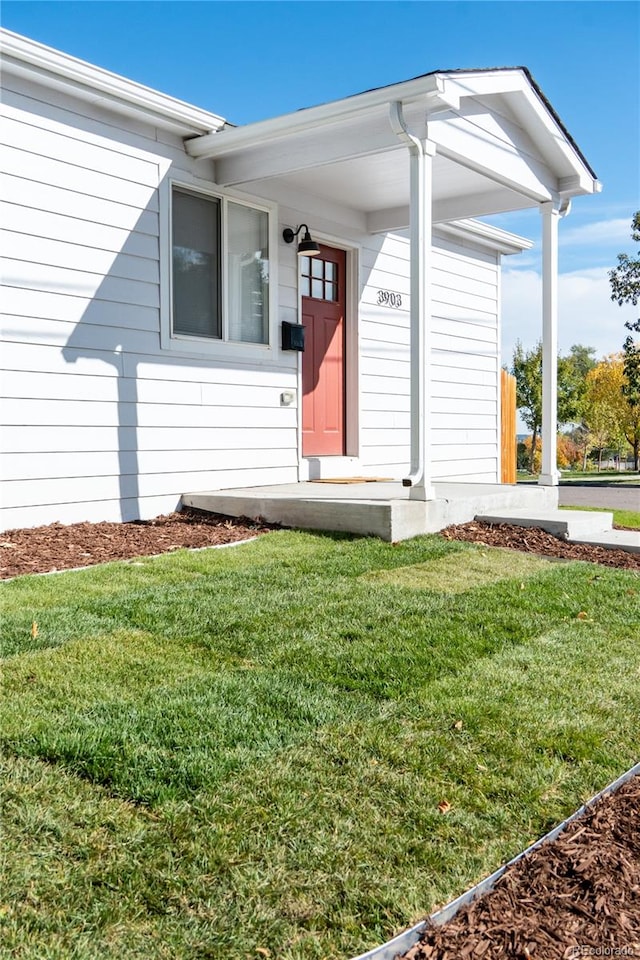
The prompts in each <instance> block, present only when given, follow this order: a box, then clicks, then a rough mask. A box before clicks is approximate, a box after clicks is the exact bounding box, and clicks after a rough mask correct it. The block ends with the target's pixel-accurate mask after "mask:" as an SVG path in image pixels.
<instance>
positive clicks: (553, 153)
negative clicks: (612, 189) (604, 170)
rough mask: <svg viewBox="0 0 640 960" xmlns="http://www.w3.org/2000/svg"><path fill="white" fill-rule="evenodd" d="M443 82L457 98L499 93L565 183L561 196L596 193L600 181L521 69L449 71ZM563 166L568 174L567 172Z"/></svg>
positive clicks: (600, 188) (479, 96)
mask: <svg viewBox="0 0 640 960" xmlns="http://www.w3.org/2000/svg"><path fill="white" fill-rule="evenodd" d="M506 78H509V79H508V80H507V79H506ZM447 85H448V86H450V87H451V88H452V89H451V95H452V96H453V95H457V96H458V97H459V99H463V98H464V97H474V98H476V99H478V100H482V98H483V97H485V96H500V97H503V98H504V101H505V103H506V104H508V106H509V108H510V110H511V111H512V113H513V115H514V116H515V117H517V119H518V121H519V123H520V125H521V126H522V128H523V129H524V130H525V131H526V132H527V133H528V135H529V136H530V137H531V138H532V139H533V140H534V142H535V143H536V144H537V146H538V147H539V148H541V149H542V152H543V155H544V156H546V157H547V162H549V161H551V163H550V165H551V167H552V168H555V169H556V170H557V171H558V176H559V179H560V182H561V184H562V185H566V186H565V187H564V189H561V191H560V192H561V195H562V196H563V197H566V198H569V197H572V196H578V195H581V194H589V193H600V191H601V190H602V184H601V183H600V182H599V180H597V178H596V177H595V176H594V175H593V173H592V171H591V170H589V168H588V166H587V165H586V164H585V162H584V160H583V158H582V157H581V156H580V153H579V150H578V149H577V148H576V145H575V144H574V143H573V142H572V141H571V138H570V135H569V134H568V133H567V132H566V130H564V129H563V128H562V126H561V123H559V122H558V119H557V117H556V116H554V114H553V112H552V108H550V104H548V103H546V102H545V100H544V94H543V93H542V91H540V90H539V89H538V88H537V87H536V86H535V85H532V82H531V81H530V79H529V77H528V76H527V75H526V74H525V72H524V71H523V70H521V69H515V70H512V71H502V72H501V71H496V72H495V73H494V72H488V73H477V74H474V73H473V71H470V72H469V73H462V74H449V75H448V76H447V77H446V85H445V89H446V86H447ZM554 161H555V162H554ZM560 165H562V167H563V168H564V170H563V171H562V172H560V171H559V170H558V167H559V166H560ZM567 168H568V169H569V170H571V174H568V173H567Z"/></svg>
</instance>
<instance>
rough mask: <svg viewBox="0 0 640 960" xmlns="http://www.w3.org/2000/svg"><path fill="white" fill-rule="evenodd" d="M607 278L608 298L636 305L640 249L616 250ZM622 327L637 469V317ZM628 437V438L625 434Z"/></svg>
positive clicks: (638, 223)
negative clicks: (625, 332) (632, 252)
mask: <svg viewBox="0 0 640 960" xmlns="http://www.w3.org/2000/svg"><path fill="white" fill-rule="evenodd" d="M631 239H632V240H634V241H635V242H637V243H640V210H638V211H637V212H636V213H635V214H634V217H633V221H632V223H631ZM609 281H610V283H611V299H612V300H614V301H615V302H616V303H617V304H618V306H620V307H621V306H623V305H624V304H625V303H631V304H633V306H634V307H635V306H637V305H638V300H640V250H639V251H638V256H637V257H630V256H629V255H628V254H626V253H619V254H618V266H617V267H615V269H613V270H610V271H609ZM625 327H626V328H627V330H628V331H629V336H628V337H627V338H626V340H625V341H624V344H623V345H622V352H623V367H624V374H625V383H624V385H623V387H622V390H623V393H624V396H625V397H626V399H627V402H628V404H629V406H630V408H631V410H630V412H629V417H630V420H631V424H632V429H631V430H630V431H625V432H626V433H627V439H628V440H629V443H630V444H631V446H632V447H633V459H634V469H635V470H639V469H640V429H638V428H637V426H635V427H633V424H636V425H637V423H638V421H639V420H640V340H637V339H636V338H635V337H634V336H633V335H634V334H640V318H639V319H637V320H627V321H626V323H625ZM630 436H631V437H632V439H629V437H630Z"/></svg>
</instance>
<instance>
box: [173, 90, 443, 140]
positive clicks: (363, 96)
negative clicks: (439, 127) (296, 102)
mask: <svg viewBox="0 0 640 960" xmlns="http://www.w3.org/2000/svg"><path fill="white" fill-rule="evenodd" d="M429 94H431V95H435V99H436V100H437V101H438V102H440V101H442V105H443V106H446V107H447V108H450V106H451V104H450V103H449V102H448V101H447V100H446V96H445V92H444V85H443V82H442V78H441V77H440V75H436V74H430V75H428V76H425V77H417V78H416V79H415V80H406V81H405V82H404V83H395V84H393V85H392V86H389V87H380V88H378V89H377V90H370V91H369V92H367V93H359V94H356V95H355V96H352V97H346V98H345V99H344V100H334V101H332V102H331V103H323V104H321V105H320V106H318V107H307V108H306V109H304V110H296V112H295V113H285V114H283V115H282V116H279V117H272V118H271V119H269V120H259V121H257V122H256V123H250V124H247V125H246V126H243V127H234V128H231V129H229V128H227V129H225V130H222V131H220V132H219V133H212V134H208V135H206V136H203V137H197V138H196V139H194V140H190V141H188V142H187V144H186V147H187V153H189V154H190V155H191V156H192V157H196V158H198V159H199V158H207V159H217V158H218V157H223V156H225V155H227V154H230V153H236V152H238V151H239V150H242V148H243V147H246V146H252V147H255V146H257V145H264V144H266V143H270V142H272V141H275V140H280V139H282V138H285V137H290V136H292V135H293V134H298V133H305V132H306V131H307V130H317V129H318V127H321V126H327V125H328V124H331V123H335V122H336V121H337V120H345V119H347V118H348V117H350V116H359V117H362V115H363V113H364V112H366V111H368V110H374V109H375V108H376V107H380V106H384V105H385V104H388V103H389V102H390V101H395V100H401V101H402V102H403V103H405V104H406V103H410V102H411V101H415V100H420V99H421V98H423V97H425V96H428V95H429Z"/></svg>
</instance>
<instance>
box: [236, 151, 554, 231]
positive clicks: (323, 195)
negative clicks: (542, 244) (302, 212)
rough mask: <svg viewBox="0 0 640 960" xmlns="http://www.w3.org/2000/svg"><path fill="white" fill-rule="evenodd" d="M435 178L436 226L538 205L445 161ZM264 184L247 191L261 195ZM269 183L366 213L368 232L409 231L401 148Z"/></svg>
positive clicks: (437, 163)
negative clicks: (437, 223)
mask: <svg viewBox="0 0 640 960" xmlns="http://www.w3.org/2000/svg"><path fill="white" fill-rule="evenodd" d="M433 179H434V186H433V219H434V222H444V221H447V220H459V219H464V218H466V217H480V216H487V215H490V214H495V213H502V212H506V211H508V210H517V209H522V208H525V207H529V206H533V205H534V203H535V202H534V201H533V200H531V199H529V198H528V197H525V196H523V195H522V194H519V193H517V192H516V191H515V190H512V189H510V188H509V187H507V186H505V185H503V184H502V185H501V184H498V183H496V181H495V180H490V179H488V178H487V177H486V176H483V175H482V174H481V173H478V172H477V171H474V170H470V169H468V168H467V167H464V166H462V165H461V164H460V163H456V162H455V161H453V160H449V159H447V158H446V157H442V156H436V157H435V159H434V165H433ZM264 182H265V181H264V180H261V181H254V182H252V183H251V184H246V185H245V186H246V187H247V188H248V189H250V190H251V189H254V190H255V191H256V192H257V193H260V187H261V184H263V183H264ZM271 182H273V183H279V184H281V185H283V186H284V187H287V188H289V189H291V188H295V189H296V190H300V191H301V192H304V193H305V194H311V195H313V196H316V197H318V198H319V199H321V200H325V201H328V202H331V203H335V204H339V205H341V206H344V207H350V208H352V209H355V210H358V211H360V212H361V213H364V214H365V215H366V218H367V228H368V231H369V232H370V233H379V232H382V231H385V230H389V229H396V230H397V229H403V228H405V227H408V226H409V199H410V198H409V154H408V151H407V150H406V148H405V147H402V146H398V147H394V148H393V149H390V150H387V151H386V152H384V153H376V154H370V155H369V156H366V157H357V158H352V159H349V160H343V161H338V162H335V163H331V164H327V165H325V166H321V167H314V168H313V169H312V170H301V171H297V172H295V173H290V174H288V175H287V177H286V178H274V179H273V180H272V181H271Z"/></svg>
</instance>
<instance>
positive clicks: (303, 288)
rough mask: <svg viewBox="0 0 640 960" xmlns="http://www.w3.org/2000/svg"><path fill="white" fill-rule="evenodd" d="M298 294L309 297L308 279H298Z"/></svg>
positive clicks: (309, 284) (309, 286) (309, 282)
mask: <svg viewBox="0 0 640 960" xmlns="http://www.w3.org/2000/svg"><path fill="white" fill-rule="evenodd" d="M300 292H301V294H302V296H303V297H309V296H311V281H310V280H309V277H301V278H300Z"/></svg>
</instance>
